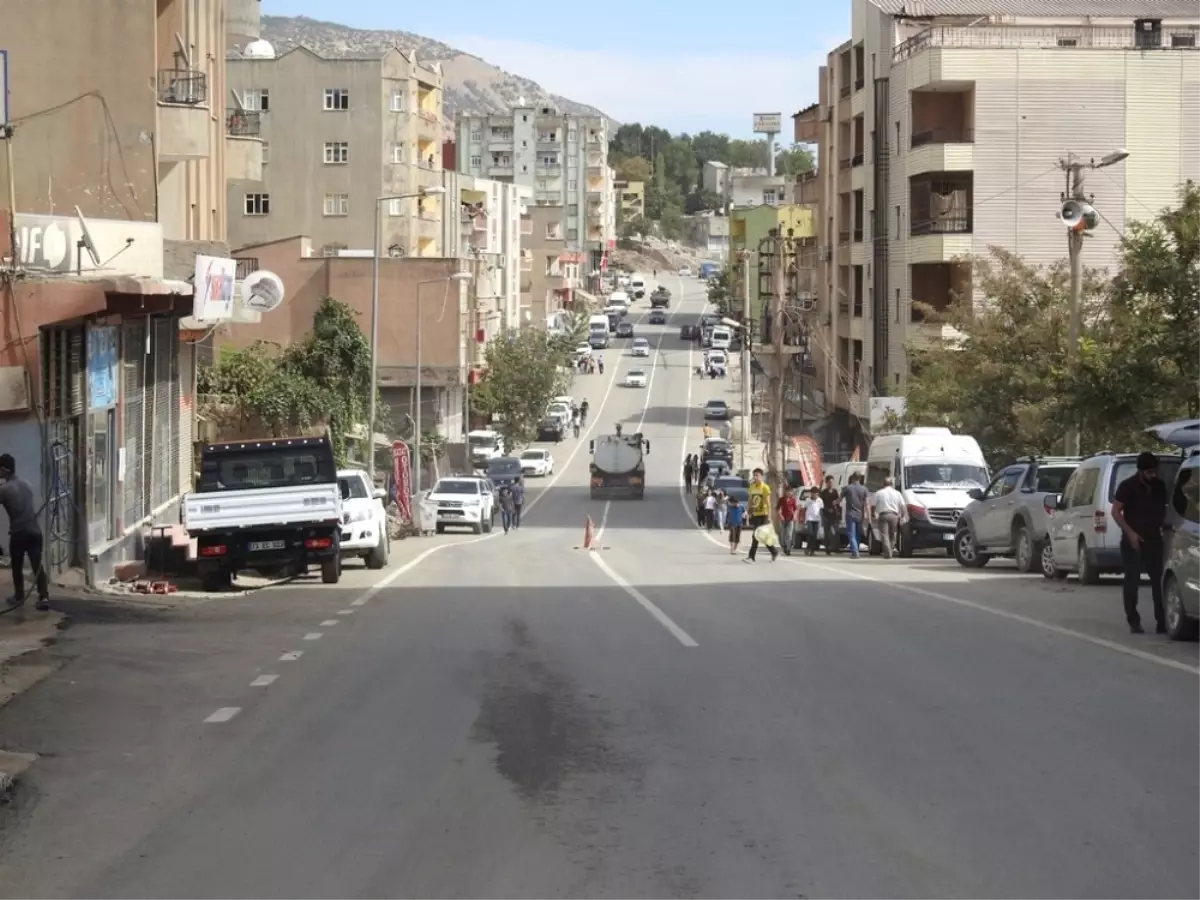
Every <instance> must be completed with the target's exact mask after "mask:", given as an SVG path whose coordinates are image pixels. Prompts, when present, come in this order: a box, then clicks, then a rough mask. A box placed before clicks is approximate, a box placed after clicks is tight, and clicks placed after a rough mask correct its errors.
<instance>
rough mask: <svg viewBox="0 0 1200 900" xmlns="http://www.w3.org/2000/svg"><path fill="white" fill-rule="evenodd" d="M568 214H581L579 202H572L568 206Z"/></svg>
mask: <svg viewBox="0 0 1200 900" xmlns="http://www.w3.org/2000/svg"><path fill="white" fill-rule="evenodd" d="M567 215H568V216H577V215H579V204H578V203H572V204H570V205H568V206H567Z"/></svg>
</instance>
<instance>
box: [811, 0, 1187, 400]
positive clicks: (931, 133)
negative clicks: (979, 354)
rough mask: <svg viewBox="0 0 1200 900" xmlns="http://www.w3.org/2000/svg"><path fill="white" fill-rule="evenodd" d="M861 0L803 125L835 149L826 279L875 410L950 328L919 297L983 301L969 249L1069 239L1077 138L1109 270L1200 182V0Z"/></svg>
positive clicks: (823, 168)
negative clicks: (1065, 222) (1119, 156)
mask: <svg viewBox="0 0 1200 900" xmlns="http://www.w3.org/2000/svg"><path fill="white" fill-rule="evenodd" d="M903 12H904V4H903V2H902V0H853V3H852V29H851V33H852V37H851V39H850V40H849V41H847V42H846V43H845V44H843V45H841V46H840V47H838V48H837V49H835V50H834V51H833V52H832V53H831V54H830V55H829V58H828V63H827V64H826V65H825V66H823V67H822V68H821V69H820V73H819V102H818V103H816V104H814V105H813V106H811V107H809V108H808V109H805V110H802V111H801V112H800V113H797V114H796V116H795V117H794V121H795V140H796V141H797V142H805V143H816V144H818V147H819V165H818V172H819V176H818V178H819V195H820V198H821V213H820V216H819V218H820V223H819V228H818V230H819V234H820V247H821V249H820V257H821V260H822V263H821V266H822V271H821V273H820V278H819V287H820V304H819V309H820V310H821V316H822V319H823V327H822V329H821V330H820V339H821V340H820V343H821V347H820V349H821V350H823V351H824V353H825V356H826V381H827V385H828V386H829V391H828V398H829V400H830V401H832V403H831V406H832V407H836V408H837V409H838V410H841V411H842V412H848V413H850V414H852V416H853V417H855V418H857V420H858V421H859V422H862V421H864V420H865V419H866V418H867V416H868V409H869V400H870V398H871V397H872V396H887V395H896V394H902V393H903V391H904V387H905V379H906V377H907V373H908V371H909V353H910V350H912V349H914V348H918V347H920V346H921V345H922V344H923V343H927V342H929V341H935V340H941V339H942V338H943V336H944V335H943V329H942V327H941V326H935V325H930V324H926V323H925V322H923V318H922V313H921V309H920V308H919V305H918V306H914V302H916V301H919V304H925V305H928V306H930V307H933V308H934V309H943V308H945V307H946V306H947V305H948V304H949V303H951V302H952V298H953V297H954V296H956V295H960V294H961V295H963V296H968V297H973V302H976V303H978V302H980V300H981V298H980V297H979V296H978V294H977V289H975V288H974V287H973V286H972V277H971V271H970V267H969V265H968V264H967V263H966V262H964V261H963V258H964V257H966V256H970V255H975V254H983V253H985V252H986V250H987V248H988V247H989V246H999V247H1003V248H1005V249H1007V250H1010V251H1013V252H1016V253H1019V254H1021V255H1022V256H1024V257H1026V258H1027V259H1028V260H1030V261H1031V262H1034V263H1052V262H1054V261H1056V260H1059V259H1061V258H1063V257H1065V256H1066V246H1067V241H1066V233H1065V229H1064V228H1063V226H1062V225H1061V223H1060V222H1059V221H1058V220H1057V219H1056V213H1057V211H1058V209H1059V203H1060V194H1061V192H1062V191H1063V189H1064V184H1065V176H1064V173H1063V172H1062V171H1060V170H1059V168H1058V163H1059V160H1060V159H1061V158H1063V157H1065V156H1067V154H1069V153H1074V154H1076V155H1077V156H1078V157H1079V158H1081V159H1082V160H1084V161H1089V160H1099V159H1101V158H1102V157H1104V156H1105V155H1106V154H1110V153H1113V152H1114V151H1117V150H1120V149H1123V150H1127V151H1128V154H1129V155H1128V158H1126V159H1124V160H1123V161H1121V162H1119V163H1118V164H1116V165H1112V166H1109V167H1106V168H1104V169H1102V170H1099V171H1097V172H1095V173H1089V176H1088V178H1087V188H1086V190H1087V192H1088V193H1089V194H1093V195H1094V202H1095V205H1096V207H1097V208H1098V209H1099V210H1100V211H1101V213H1102V214H1103V218H1104V221H1103V222H1102V224H1101V227H1099V228H1098V229H1097V230H1096V231H1094V232H1093V233H1092V239H1090V240H1089V241H1088V242H1087V244H1086V245H1085V250H1084V254H1085V264H1086V265H1089V266H1098V267H1105V266H1111V265H1113V264H1114V262H1115V250H1116V248H1117V242H1118V239H1119V235H1120V233H1121V232H1122V230H1123V229H1124V228H1125V224H1126V223H1127V222H1128V221H1130V220H1133V219H1145V218H1149V217H1151V216H1153V215H1154V214H1155V212H1156V211H1157V210H1158V209H1160V208H1161V207H1163V206H1164V205H1167V204H1169V203H1170V202H1171V201H1172V200H1173V198H1174V196H1175V189H1176V186H1177V185H1178V184H1179V183H1180V182H1182V181H1184V180H1186V179H1189V178H1191V179H1200V53H1198V52H1197V35H1198V32H1200V14H1198V8H1197V5H1196V4H1195V2H1192V0H1088V2H1083V0H1057V2H1053V3H1048V4H1047V3H1033V2H1029V0H1010V2H1005V3H1000V2H998V0H926V2H923V3H922V4H921V5H920V15H921V18H919V19H916V18H911V17H906V16H905V15H903Z"/></svg>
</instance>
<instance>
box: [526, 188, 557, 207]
mask: <svg viewBox="0 0 1200 900" xmlns="http://www.w3.org/2000/svg"><path fill="white" fill-rule="evenodd" d="M533 201H534V203H536V204H537V205H538V206H562V193H561V192H559V191H537V192H536V193H535V194H534V195H533Z"/></svg>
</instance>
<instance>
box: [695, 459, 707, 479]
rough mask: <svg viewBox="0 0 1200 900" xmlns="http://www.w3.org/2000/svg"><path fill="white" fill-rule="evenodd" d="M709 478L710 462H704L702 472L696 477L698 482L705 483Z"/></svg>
mask: <svg viewBox="0 0 1200 900" xmlns="http://www.w3.org/2000/svg"><path fill="white" fill-rule="evenodd" d="M707 479H708V463H707V462H702V463H700V474H699V475H698V476H697V477H696V483H697V484H704V482H705V481H706V480H707Z"/></svg>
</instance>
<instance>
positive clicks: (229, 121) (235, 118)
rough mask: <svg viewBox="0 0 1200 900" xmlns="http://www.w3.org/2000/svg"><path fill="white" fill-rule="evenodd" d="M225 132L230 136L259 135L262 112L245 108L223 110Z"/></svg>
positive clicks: (260, 133) (260, 132)
mask: <svg viewBox="0 0 1200 900" xmlns="http://www.w3.org/2000/svg"><path fill="white" fill-rule="evenodd" d="M225 133H226V134H228V135H229V136H230V137H255V138H256V137H260V136H261V135H262V113H260V112H257V111H255V112H251V111H249V110H245V109H229V110H226V111H225Z"/></svg>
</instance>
